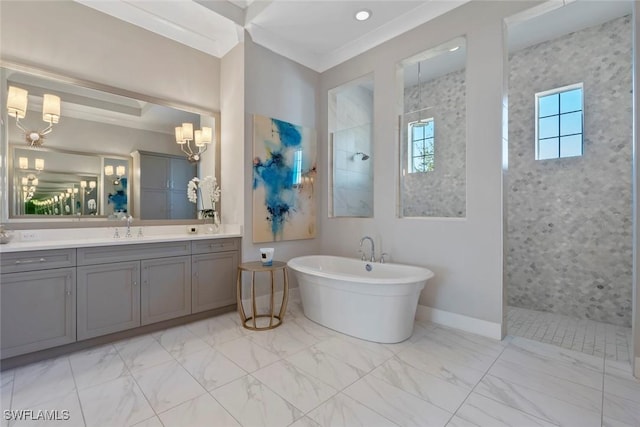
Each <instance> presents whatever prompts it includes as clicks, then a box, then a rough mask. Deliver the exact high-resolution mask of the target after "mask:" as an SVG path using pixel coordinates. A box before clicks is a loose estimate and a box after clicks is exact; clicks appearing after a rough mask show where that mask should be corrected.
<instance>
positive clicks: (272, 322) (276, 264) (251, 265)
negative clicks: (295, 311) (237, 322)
mask: <svg viewBox="0 0 640 427" xmlns="http://www.w3.org/2000/svg"><path fill="white" fill-rule="evenodd" d="M279 270H282V277H283V281H284V283H283V292H282V303H281V304H280V311H279V312H278V313H277V314H276V313H275V312H274V310H275V305H274V299H275V273H276V272H277V271H279ZM243 271H247V272H251V307H250V308H251V312H250V313H248V314H249V316H247V313H246V312H245V310H244V306H243V304H242V272H243ZM259 272H268V273H270V274H271V296H270V304H269V313H262V314H260V313H258V310H257V307H256V273H259ZM236 287H237V292H238V313H239V314H240V319H241V320H242V326H244V327H245V328H247V329H251V330H254V331H261V330H267V329H273V328H277V327H278V326H280V325H281V324H282V319H283V318H284V313H285V310H286V309H287V301H288V300H289V278H288V277H287V264H286V263H284V262H282V261H273V264H272V265H262V262H260V261H252V262H244V263H242V264H240V265H239V266H238V279H237V282H236ZM259 318H268V319H269V324H268V325H266V326H259V325H258V324H257V323H256V319H259ZM265 323H266V322H265Z"/></svg>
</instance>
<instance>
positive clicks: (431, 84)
mask: <svg viewBox="0 0 640 427" xmlns="http://www.w3.org/2000/svg"><path fill="white" fill-rule="evenodd" d="M465 70H466V39H465V38H464V37H457V38H455V39H453V40H449V41H448V42H445V43H442V44H440V45H438V46H436V47H433V48H431V49H428V50H426V51H423V52H421V53H418V54H417V55H414V56H412V57H410V58H407V59H405V60H404V61H402V62H401V63H400V64H399V65H398V74H399V79H401V80H402V82H403V85H402V93H401V95H400V96H401V105H402V115H401V116H400V118H399V124H400V130H399V142H400V143H399V154H400V155H399V159H400V167H399V170H400V181H399V182H400V198H399V199H400V200H399V201H400V205H399V212H398V216H399V217H451V218H464V217H465V216H466V125H467V124H466V90H465V80H466V79H465V74H466V73H465Z"/></svg>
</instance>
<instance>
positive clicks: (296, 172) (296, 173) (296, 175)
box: [291, 150, 302, 188]
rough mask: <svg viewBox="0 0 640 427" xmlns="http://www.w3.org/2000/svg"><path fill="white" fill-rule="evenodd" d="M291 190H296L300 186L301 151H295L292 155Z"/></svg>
mask: <svg viewBox="0 0 640 427" xmlns="http://www.w3.org/2000/svg"><path fill="white" fill-rule="evenodd" d="M291 179H292V181H293V182H292V185H293V188H297V187H299V186H300V184H302V150H296V152H295V153H293V171H292V173H291Z"/></svg>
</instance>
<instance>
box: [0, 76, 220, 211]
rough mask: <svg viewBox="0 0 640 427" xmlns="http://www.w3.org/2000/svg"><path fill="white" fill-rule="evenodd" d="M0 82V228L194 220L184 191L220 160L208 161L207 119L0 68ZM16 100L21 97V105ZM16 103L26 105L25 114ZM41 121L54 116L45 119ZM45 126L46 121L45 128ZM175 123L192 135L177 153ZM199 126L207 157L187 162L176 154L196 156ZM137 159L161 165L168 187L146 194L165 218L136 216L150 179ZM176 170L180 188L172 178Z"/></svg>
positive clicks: (211, 120) (210, 121) (115, 92)
mask: <svg viewBox="0 0 640 427" xmlns="http://www.w3.org/2000/svg"><path fill="white" fill-rule="evenodd" d="M0 76H1V77H2V93H1V95H2V104H1V107H2V110H1V114H2V115H1V117H2V153H3V154H4V156H6V160H7V161H6V163H5V164H6V170H3V173H4V176H3V177H2V178H3V182H4V183H5V184H3V186H6V188H3V191H2V193H3V194H4V196H3V215H2V220H3V221H7V220H9V221H11V220H12V219H20V218H41V219H42V220H49V219H51V220H53V219H56V218H65V217H66V218H69V217H80V218H103V219H118V218H122V217H124V216H129V215H133V216H134V217H135V218H137V219H180V220H191V219H196V207H195V205H194V204H193V203H191V202H189V200H188V197H187V185H186V184H187V182H188V180H189V179H191V178H192V177H194V176H199V175H214V176H215V173H216V171H218V170H219V167H218V168H216V167H215V161H217V159H219V155H216V154H214V152H215V151H216V150H219V146H218V144H216V143H215V140H216V128H215V116H214V114H213V113H208V114H203V113H202V112H198V111H196V110H195V109H192V110H191V111H187V110H188V109H187V108H185V109H183V108H173V107H169V106H166V105H161V104H162V101H158V100H153V101H154V102H149V101H148V100H144V97H143V96H139V95H136V94H132V93H130V92H126V91H122V90H119V89H115V88H110V87H106V86H100V85H97V84H94V83H90V82H84V81H78V80H71V79H67V78H64V77H60V76H54V75H51V74H48V73H45V72H41V71H39V70H35V71H34V70H32V69H27V68H24V67H21V66H15V65H11V66H7V65H6V64H5V66H4V67H2V68H0ZM16 88H17V89H16ZM21 91H26V94H24V96H23V97H22V98H21V96H22V94H21ZM49 95H53V97H54V98H55V97H58V98H59V100H60V101H59V104H58V106H57V107H56V106H55V105H54V106H53V107H51V106H50V105H49V104H48V103H50V101H51V97H49ZM125 95H126V96H125ZM22 102H24V103H26V109H25V110H24V111H22V110H21V108H23V107H22V104H21V103H22ZM167 104H168V103H167ZM7 107H9V109H8V108H7ZM12 108H15V109H12ZM51 108H53V110H51ZM56 108H57V109H59V111H58V110H57V109H56ZM16 111H18V113H16ZM51 111H53V113H51ZM194 111H196V112H194ZM47 114H53V115H54V116H53V117H54V119H51V117H52V116H51V115H49V116H47ZM16 116H17V117H16ZM47 117H49V118H50V119H49V122H45V121H44V119H45V118H47ZM183 123H189V124H191V125H192V128H193V136H191V140H190V141H188V142H187V144H178V143H176V138H177V134H176V129H175V128H176V127H180V126H181V125H182V124H183ZM205 126H206V127H209V128H211V129H212V130H213V135H212V137H211V139H210V141H211V142H208V141H207V143H206V144H204V143H202V142H201V141H202V140H201V139H200V142H199V147H204V150H205V151H206V150H207V149H208V150H210V152H209V153H204V154H203V155H202V156H201V157H202V159H198V160H199V161H194V159H193V158H191V159H189V158H188V157H189V156H188V155H187V154H185V152H184V151H185V148H186V147H188V146H190V147H191V148H192V149H193V150H195V151H196V152H197V150H202V148H197V147H196V146H195V144H194V143H195V142H196V141H195V140H196V139H197V138H202V136H201V134H200V133H199V132H196V131H197V130H200V129H204V127H205ZM196 134H197V137H196ZM184 138H186V136H184ZM183 142H184V141H183ZM187 150H188V148H187ZM139 153H145V155H146V156H160V157H162V158H165V159H168V160H167V162H168V164H170V165H171V166H170V167H169V168H168V169H167V173H168V178H163V180H162V183H159V184H153V185H154V188H153V191H154V192H155V194H156V195H158V196H157V197H156V200H161V199H162V200H167V202H166V203H167V204H169V203H170V204H171V206H173V209H164V208H163V207H156V206H154V207H153V208H149V209H142V208H141V206H143V205H141V203H140V195H141V191H143V189H144V187H140V181H141V180H142V181H143V183H144V182H145V179H144V178H147V177H148V178H150V179H151V178H152V177H155V176H158V173H157V171H156V170H152V169H149V167H148V168H147V169H148V170H145V169H144V165H145V164H150V163H149V162H147V163H145V162H144V161H143V162H140V161H136V159H139V156H138V154H139ZM205 155H206V156H205ZM205 163H206V166H205V168H204V169H205V170H203V164H205ZM178 169H179V170H180V173H179V176H180V178H179V179H177V178H175V176H176V175H177V173H176V171H177V170H178ZM172 171H173V172H172ZM218 179H219V177H218ZM146 182H149V179H147V180H146ZM163 193H164V194H166V196H162V194H163Z"/></svg>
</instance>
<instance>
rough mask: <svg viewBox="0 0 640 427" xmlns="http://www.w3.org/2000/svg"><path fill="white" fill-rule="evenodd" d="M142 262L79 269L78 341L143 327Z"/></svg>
mask: <svg viewBox="0 0 640 427" xmlns="http://www.w3.org/2000/svg"><path fill="white" fill-rule="evenodd" d="M139 284H140V261H130V262H118V263H112V264H101V265H92V266H85V267H78V339H79V340H82V339H87V338H91V337H97V336H99V335H106V334H110V333H112V332H117V331H122V330H125V329H131V328H135V327H136V326H140V285H139Z"/></svg>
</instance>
